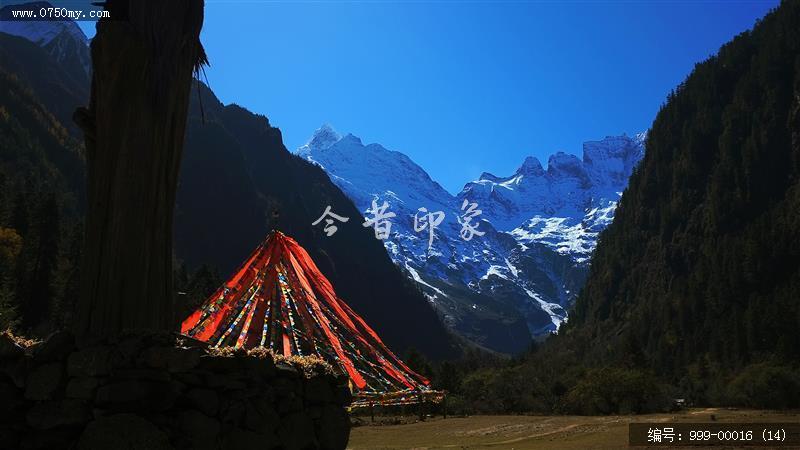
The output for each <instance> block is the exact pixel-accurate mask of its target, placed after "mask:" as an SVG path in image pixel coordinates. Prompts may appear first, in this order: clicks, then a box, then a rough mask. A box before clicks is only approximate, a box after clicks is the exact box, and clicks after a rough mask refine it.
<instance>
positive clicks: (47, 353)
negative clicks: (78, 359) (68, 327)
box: [33, 331, 75, 364]
mask: <svg viewBox="0 0 800 450" xmlns="http://www.w3.org/2000/svg"><path fill="white" fill-rule="evenodd" d="M73 350H75V336H73V335H72V333H70V332H69V331H59V332H56V333H54V334H53V335H51V336H50V337H49V338H48V339H47V340H46V341H44V342H42V343H41V344H39V345H37V346H36V347H35V348H34V350H33V360H34V361H36V362H37V363H39V364H41V363H46V362H52V361H63V360H65V359H67V356H69V354H70V353H72V351H73Z"/></svg>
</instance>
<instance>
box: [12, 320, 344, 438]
mask: <svg viewBox="0 0 800 450" xmlns="http://www.w3.org/2000/svg"><path fill="white" fill-rule="evenodd" d="M349 402H350V393H349V390H348V389H347V385H346V379H343V378H342V377H337V376H334V375H333V374H332V373H331V371H330V367H329V366H327V365H325V364H324V363H322V362H321V361H314V360H311V359H303V358H293V359H290V360H285V359H283V358H275V357H273V356H272V355H271V354H270V353H269V352H265V351H261V352H258V351H256V352H249V354H248V353H247V352H230V353H228V354H225V353H222V354H221V353H220V352H216V351H213V350H207V349H206V348H204V346H202V345H200V344H198V343H197V342H195V341H190V340H186V339H183V338H180V337H175V336H172V335H128V336H126V337H122V338H119V339H117V340H115V341H113V342H101V343H98V342H96V343H92V344H80V345H76V343H75V339H74V338H73V337H72V335H70V334H69V333H66V332H62V333H57V334H55V335H53V336H52V337H50V339H48V340H47V341H45V342H42V343H38V344H34V345H30V346H25V345H24V344H22V345H21V344H20V341H19V340H18V339H15V338H13V337H12V336H11V335H9V334H7V333H6V334H1V335H0V449H18V448H19V449H60V448H64V449H67V448H70V449H72V448H77V449H79V450H94V449H98V450H99V449H102V450H106V449H131V450H133V449H137V450H138V449H143V450H144V449H147V450H161V449H287V450H288V449H343V448H345V446H346V445H347V440H348V437H349V433H350V420H349V417H348V414H347V412H346V410H345V407H346V405H347V404H349Z"/></svg>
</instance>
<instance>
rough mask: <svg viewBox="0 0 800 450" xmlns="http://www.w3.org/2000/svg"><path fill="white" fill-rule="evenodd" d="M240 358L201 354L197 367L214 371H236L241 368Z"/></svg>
mask: <svg viewBox="0 0 800 450" xmlns="http://www.w3.org/2000/svg"><path fill="white" fill-rule="evenodd" d="M240 359H241V358H233V357H228V356H211V355H203V356H201V357H200V361H199V363H198V367H199V368H201V369H205V370H208V371H211V372H215V373H226V372H237V371H239V370H241V369H242V364H240V361H239V360H240Z"/></svg>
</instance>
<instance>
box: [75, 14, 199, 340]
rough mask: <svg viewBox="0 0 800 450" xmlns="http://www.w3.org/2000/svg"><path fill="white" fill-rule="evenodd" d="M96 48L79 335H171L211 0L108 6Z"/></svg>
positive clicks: (79, 114) (82, 122) (87, 130)
mask: <svg viewBox="0 0 800 450" xmlns="http://www.w3.org/2000/svg"><path fill="white" fill-rule="evenodd" d="M105 9H106V10H108V11H109V12H110V15H111V18H110V19H101V20H100V21H99V22H98V23H97V34H96V36H95V38H94V39H92V44H91V51H92V67H93V75H92V89H91V98H90V99H89V106H88V108H78V110H77V111H75V115H74V119H75V122H76V123H78V125H79V126H80V127H81V128H82V129H83V131H84V139H85V142H86V165H87V200H88V208H87V214H86V239H85V240H84V241H85V244H84V251H83V265H82V267H81V277H82V279H81V294H80V298H79V300H78V304H77V306H76V314H75V325H74V328H75V333H76V335H80V336H94V337H108V336H114V335H117V334H119V333H120V332H121V331H124V330H171V329H172V328H173V326H174V325H175V324H174V323H173V321H172V314H173V299H172V295H173V292H172V291H173V289H172V232H173V230H172V216H173V209H174V206H175V192H176V190H177V184H178V168H179V165H180V160H181V153H182V149H183V140H184V134H185V131H186V118H187V113H188V107H189V94H190V91H191V85H192V75H193V72H194V71H195V70H197V68H198V67H199V66H200V65H201V64H203V63H204V62H205V53H204V51H203V47H202V45H201V44H200V29H201V28H202V26H203V0H170V1H163V0H109V1H107V2H106V3H105Z"/></svg>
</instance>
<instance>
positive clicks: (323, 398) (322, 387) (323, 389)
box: [305, 377, 333, 404]
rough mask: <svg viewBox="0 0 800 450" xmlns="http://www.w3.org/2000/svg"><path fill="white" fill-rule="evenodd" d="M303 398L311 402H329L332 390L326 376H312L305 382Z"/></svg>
mask: <svg viewBox="0 0 800 450" xmlns="http://www.w3.org/2000/svg"><path fill="white" fill-rule="evenodd" d="M305 400H306V401H307V402H308V403H312V404H323V403H331V402H332V401H333V390H332V389H331V385H330V380H329V379H328V378H327V377H314V378H311V379H310V380H308V381H306V383H305Z"/></svg>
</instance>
